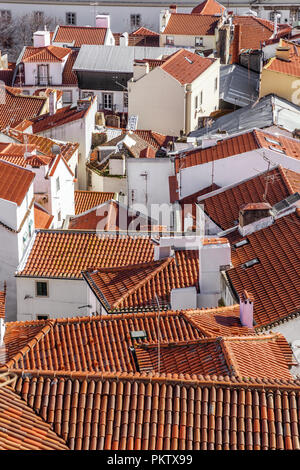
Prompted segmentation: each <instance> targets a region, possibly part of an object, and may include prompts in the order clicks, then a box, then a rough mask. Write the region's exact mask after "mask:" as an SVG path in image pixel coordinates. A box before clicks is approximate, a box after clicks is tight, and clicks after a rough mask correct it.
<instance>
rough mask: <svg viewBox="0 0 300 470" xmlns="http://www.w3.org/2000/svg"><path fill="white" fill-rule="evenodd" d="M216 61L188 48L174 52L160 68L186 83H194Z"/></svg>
mask: <svg viewBox="0 0 300 470" xmlns="http://www.w3.org/2000/svg"><path fill="white" fill-rule="evenodd" d="M214 61H215V59H207V58H204V57H201V56H199V55H197V54H194V53H192V52H190V51H187V50H186V49H180V50H179V51H177V52H175V54H172V55H171V56H170V57H169V58H168V59H167V60H166V61H165V62H164V63H163V64H162V65H161V66H160V68H161V69H162V70H164V71H165V72H167V73H168V74H169V75H171V76H172V77H173V78H175V79H176V80H178V81H179V82H180V83H181V84H182V85H184V84H186V83H192V82H193V81H194V80H195V79H196V78H197V77H199V75H201V74H202V73H203V72H205V70H207V69H208V67H210V66H211V65H212V64H213V63H214Z"/></svg>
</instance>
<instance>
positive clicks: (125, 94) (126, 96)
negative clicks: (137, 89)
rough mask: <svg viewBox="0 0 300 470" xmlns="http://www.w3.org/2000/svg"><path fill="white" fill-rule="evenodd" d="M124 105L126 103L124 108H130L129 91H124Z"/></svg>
mask: <svg viewBox="0 0 300 470" xmlns="http://www.w3.org/2000/svg"><path fill="white" fill-rule="evenodd" d="M123 105H124V108H128V93H127V91H124V94H123Z"/></svg>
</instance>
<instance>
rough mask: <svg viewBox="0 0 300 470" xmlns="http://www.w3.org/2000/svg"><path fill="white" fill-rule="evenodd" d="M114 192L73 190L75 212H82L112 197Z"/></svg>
mask: <svg viewBox="0 0 300 470" xmlns="http://www.w3.org/2000/svg"><path fill="white" fill-rule="evenodd" d="M114 195H115V193H111V192H101V191H75V192H74V197H75V214H82V212H85V211H88V210H89V209H92V208H93V207H97V206H99V205H100V204H103V203H104V202H106V201H110V200H111V199H113V198H114Z"/></svg>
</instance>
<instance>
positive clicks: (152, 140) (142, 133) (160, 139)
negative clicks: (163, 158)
mask: <svg viewBox="0 0 300 470" xmlns="http://www.w3.org/2000/svg"><path fill="white" fill-rule="evenodd" d="M134 133H135V134H137V135H138V136H139V137H141V138H142V139H143V140H145V141H146V142H147V143H148V144H150V145H152V147H154V148H156V149H157V150H158V149H159V148H161V147H166V146H167V144H168V143H169V142H170V141H171V142H172V141H173V139H174V137H172V136H169V135H164V134H160V133H159V132H155V131H150V130H141V129H136V130H135V131H134Z"/></svg>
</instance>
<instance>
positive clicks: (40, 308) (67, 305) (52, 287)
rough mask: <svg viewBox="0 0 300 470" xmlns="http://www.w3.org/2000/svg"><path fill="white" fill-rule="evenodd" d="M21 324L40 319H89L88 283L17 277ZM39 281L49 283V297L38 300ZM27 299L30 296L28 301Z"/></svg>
mask: <svg viewBox="0 0 300 470" xmlns="http://www.w3.org/2000/svg"><path fill="white" fill-rule="evenodd" d="M16 281H17V303H18V316H17V319H18V321H21V320H22V321H23V320H35V319H36V317H37V315H49V318H62V317H75V316H86V315H89V314H90V313H91V309H90V308H88V307H84V308H79V307H82V306H84V305H88V304H89V302H88V290H87V284H86V282H85V281H84V280H83V279H81V280H73V279H70V280H65V279H45V278H40V279H39V278H24V277H17V278H16ZM36 281H47V282H48V293H49V296H48V297H37V296H36ZM25 296H29V297H27V298H26V299H25Z"/></svg>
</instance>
